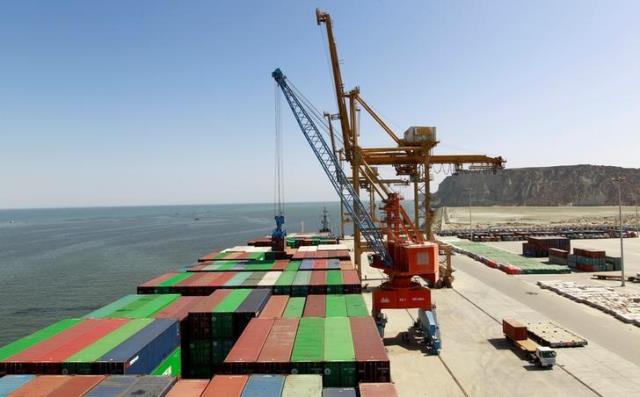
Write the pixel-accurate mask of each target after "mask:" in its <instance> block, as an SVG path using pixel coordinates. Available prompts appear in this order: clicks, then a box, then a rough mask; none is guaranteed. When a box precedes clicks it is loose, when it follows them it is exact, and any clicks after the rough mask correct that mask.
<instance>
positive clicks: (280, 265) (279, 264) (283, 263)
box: [272, 259, 289, 270]
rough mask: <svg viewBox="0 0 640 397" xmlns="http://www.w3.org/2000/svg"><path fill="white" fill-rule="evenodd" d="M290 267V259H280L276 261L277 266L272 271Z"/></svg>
mask: <svg viewBox="0 0 640 397" xmlns="http://www.w3.org/2000/svg"><path fill="white" fill-rule="evenodd" d="M287 265H289V260H288V259H279V260H277V261H276V263H275V265H273V268H272V270H284V269H286V268H287Z"/></svg>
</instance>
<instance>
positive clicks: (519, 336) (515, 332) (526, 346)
mask: <svg viewBox="0 0 640 397" xmlns="http://www.w3.org/2000/svg"><path fill="white" fill-rule="evenodd" d="M502 332H503V333H504V336H505V337H506V338H507V339H508V340H509V341H510V342H511V343H512V344H513V345H514V346H515V347H517V348H518V349H520V350H521V351H522V352H523V353H524V354H525V355H526V356H527V358H528V359H529V361H531V362H534V363H535V364H536V365H538V366H539V367H541V368H549V369H551V368H553V366H554V365H555V364H556V352H555V350H553V349H552V348H550V347H547V346H541V345H539V344H537V343H536V342H534V341H533V340H531V339H529V335H528V331H527V327H526V326H525V325H522V324H521V323H520V322H518V321H516V320H512V319H503V320H502Z"/></svg>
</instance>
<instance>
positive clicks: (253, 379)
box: [242, 375, 285, 397]
mask: <svg viewBox="0 0 640 397" xmlns="http://www.w3.org/2000/svg"><path fill="white" fill-rule="evenodd" d="M284 379H285V378H284V376H282V375H251V376H250V377H249V380H248V381H247V384H246V385H245V387H244V390H243V391H242V397H280V395H281V394H282V388H283V386H284Z"/></svg>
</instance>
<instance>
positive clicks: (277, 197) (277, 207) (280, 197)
mask: <svg viewBox="0 0 640 397" xmlns="http://www.w3.org/2000/svg"><path fill="white" fill-rule="evenodd" d="M281 102H282V94H281V92H280V87H278V84H277V83H274V106H275V109H274V110H275V120H274V121H275V164H274V166H275V170H274V189H273V212H274V216H277V215H284V179H283V171H284V170H283V161H282V160H283V159H282V157H283V153H282V152H283V151H282V110H281V108H282V106H281Z"/></svg>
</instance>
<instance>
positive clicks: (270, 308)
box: [258, 295, 289, 318]
mask: <svg viewBox="0 0 640 397" xmlns="http://www.w3.org/2000/svg"><path fill="white" fill-rule="evenodd" d="M288 302H289V295H271V297H270V298H269V301H268V302H267V304H266V305H265V307H264V309H262V312H261V313H260V315H259V316H258V318H281V317H282V313H284V310H285V309H286V308H287V303H288Z"/></svg>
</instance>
